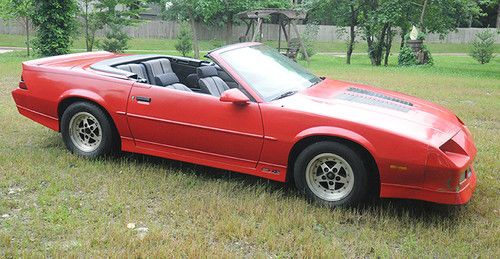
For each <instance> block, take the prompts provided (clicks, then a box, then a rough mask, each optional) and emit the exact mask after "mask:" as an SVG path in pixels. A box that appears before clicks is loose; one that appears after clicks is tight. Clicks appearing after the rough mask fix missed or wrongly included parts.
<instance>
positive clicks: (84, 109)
mask: <svg viewBox="0 0 500 259" xmlns="http://www.w3.org/2000/svg"><path fill="white" fill-rule="evenodd" d="M61 133H62V137H63V141H64V144H65V145H66V147H67V148H68V149H69V150H70V151H71V152H73V153H75V154H77V155H81V156H84V157H91V158H92V157H98V156H102V155H105V154H108V153H110V152H111V151H112V150H113V148H114V143H115V141H114V140H115V136H114V133H113V128H112V124H111V122H110V121H109V119H108V116H106V114H105V112H104V111H103V110H102V109H101V108H100V107H99V106H97V105H95V104H92V103H88V102H76V103H73V104H71V105H70V106H69V107H68V108H67V109H66V110H65V111H64V113H63V115H62V118H61Z"/></svg>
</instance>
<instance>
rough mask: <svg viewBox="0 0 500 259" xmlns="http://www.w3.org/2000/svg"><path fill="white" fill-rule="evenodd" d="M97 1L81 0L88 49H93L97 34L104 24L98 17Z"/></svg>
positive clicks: (81, 19) (80, 11)
mask: <svg viewBox="0 0 500 259" xmlns="http://www.w3.org/2000/svg"><path fill="white" fill-rule="evenodd" d="M96 3H97V0H82V1H79V9H80V10H79V16H80V21H81V23H82V27H83V30H84V33H85V47H86V49H87V51H92V49H93V48H94V43H95V34H96V32H97V31H98V30H99V29H102V27H103V26H104V24H102V23H101V22H100V21H99V19H98V16H97V11H98V10H97V9H96V8H95V4H96Z"/></svg>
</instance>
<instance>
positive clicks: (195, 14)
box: [159, 0, 203, 59]
mask: <svg viewBox="0 0 500 259" xmlns="http://www.w3.org/2000/svg"><path fill="white" fill-rule="evenodd" d="M202 1H203V0H159V2H160V4H161V5H162V7H163V18H164V19H169V20H180V21H185V22H188V23H189V24H190V25H191V33H192V37H193V52H194V57H195V58H197V59H198V58H200V48H199V42H198V33H197V30H196V22H200V21H203V10H202V8H201V2H202Z"/></svg>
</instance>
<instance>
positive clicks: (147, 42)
mask: <svg viewBox="0 0 500 259" xmlns="http://www.w3.org/2000/svg"><path fill="white" fill-rule="evenodd" d="M24 42H25V38H24V36H23V35H11V34H0V47H24ZM175 42H176V40H169V39H141V38H134V39H131V40H130V42H129V46H128V47H129V49H130V50H140V51H152V50H153V51H162V50H163V51H165V50H167V51H171V50H175ZM220 44H222V42H217V41H215V42H214V41H200V49H201V50H204V51H208V50H211V49H214V48H217V47H219V46H220ZM268 44H270V45H273V46H278V43H277V42H276V41H270V42H268ZM399 44H400V43H399V42H397V41H394V44H393V49H392V50H393V51H395V52H398V51H399ZM427 45H428V47H429V49H430V50H431V51H432V52H433V53H468V52H470V45H469V44H458V43H427ZM73 48H75V49H85V40H84V38H81V37H80V38H77V39H76V40H75V41H74V42H73ZM314 49H315V51H317V52H342V53H343V52H345V51H346V43H345V42H342V41H333V42H315V43H314ZM366 50H367V45H366V42H364V41H362V40H360V43H357V44H356V46H355V48H354V52H355V53H366ZM494 51H495V52H496V53H500V44H499V43H497V44H495V48H494Z"/></svg>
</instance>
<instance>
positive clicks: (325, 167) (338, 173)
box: [294, 141, 368, 207]
mask: <svg viewBox="0 0 500 259" xmlns="http://www.w3.org/2000/svg"><path fill="white" fill-rule="evenodd" d="M294 179H295V184H296V186H297V188H298V189H299V190H300V191H301V192H303V193H304V194H305V195H306V196H307V198H308V199H309V200H311V201H314V202H318V203H320V204H323V205H327V206H330V207H334V206H350V205H355V204H357V203H359V202H360V201H361V200H363V199H364V198H365V196H366V193H367V181H368V175H367V171H366V168H365V166H364V164H363V160H362V159H361V157H360V156H359V155H358V154H357V153H356V152H355V151H354V150H353V149H351V148H349V147H348V146H346V145H343V144H340V143H337V142H331V141H322V142H317V143H314V144H312V145H310V146H308V147H306V148H305V149H304V150H303V151H302V152H301V153H300V154H299V155H298V157H297V159H296V161H295V166H294Z"/></svg>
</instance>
